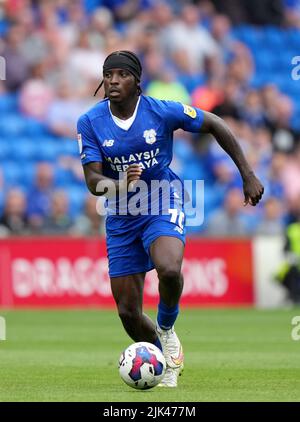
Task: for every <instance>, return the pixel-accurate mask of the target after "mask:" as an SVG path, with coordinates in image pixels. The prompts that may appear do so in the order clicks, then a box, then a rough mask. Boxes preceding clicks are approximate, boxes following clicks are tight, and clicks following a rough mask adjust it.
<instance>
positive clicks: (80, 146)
mask: <svg viewBox="0 0 300 422" xmlns="http://www.w3.org/2000/svg"><path fill="white" fill-rule="evenodd" d="M77 140H78V147H79V154H81V153H82V136H81V133H78V134H77Z"/></svg>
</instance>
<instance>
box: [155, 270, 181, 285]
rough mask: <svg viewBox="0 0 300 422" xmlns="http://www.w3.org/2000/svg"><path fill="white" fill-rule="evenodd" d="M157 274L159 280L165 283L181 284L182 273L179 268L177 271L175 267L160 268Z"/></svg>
mask: <svg viewBox="0 0 300 422" xmlns="http://www.w3.org/2000/svg"><path fill="white" fill-rule="evenodd" d="M157 273H158V278H159V280H160V281H163V282H165V283H176V282H180V280H181V273H180V269H179V268H178V269H176V268H174V267H168V266H165V267H163V268H160V269H159V270H158V271H157Z"/></svg>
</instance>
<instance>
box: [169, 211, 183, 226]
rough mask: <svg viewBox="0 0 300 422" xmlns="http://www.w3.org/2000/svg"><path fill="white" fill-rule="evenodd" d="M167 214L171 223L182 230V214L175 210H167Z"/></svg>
mask: <svg viewBox="0 0 300 422" xmlns="http://www.w3.org/2000/svg"><path fill="white" fill-rule="evenodd" d="M169 214H171V219H170V221H171V223H174V224H177V226H179V227H180V228H181V229H183V220H184V212H183V211H180V212H179V211H178V210H177V209H174V208H169Z"/></svg>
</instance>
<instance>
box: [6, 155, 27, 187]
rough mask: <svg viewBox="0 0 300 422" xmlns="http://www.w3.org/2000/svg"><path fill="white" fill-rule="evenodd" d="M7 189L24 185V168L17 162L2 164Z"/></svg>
mask: <svg viewBox="0 0 300 422" xmlns="http://www.w3.org/2000/svg"><path fill="white" fill-rule="evenodd" d="M1 167H2V171H3V178H4V185H5V186H6V187H11V186H16V185H20V184H21V183H22V167H21V166H19V165H18V164H17V163H16V162H15V161H4V162H3V163H2V164H1Z"/></svg>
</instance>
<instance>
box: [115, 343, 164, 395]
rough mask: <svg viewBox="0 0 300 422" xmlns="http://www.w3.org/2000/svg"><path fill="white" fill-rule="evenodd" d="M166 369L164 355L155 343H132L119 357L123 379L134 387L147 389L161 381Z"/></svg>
mask: <svg viewBox="0 0 300 422" xmlns="http://www.w3.org/2000/svg"><path fill="white" fill-rule="evenodd" d="M165 371H166V361H165V358H164V355H163V354H162V352H161V351H160V350H159V348H158V347H156V346H155V345H154V344H151V343H147V342H139V343H134V344H131V345H130V346H129V347H127V349H125V350H124V351H123V353H122V354H121V356H120V359H119V372H120V376H121V378H122V380H123V381H124V382H125V383H126V384H127V385H129V386H130V387H132V388H136V389H138V390H147V389H149V388H153V387H155V386H156V385H158V384H159V383H160V381H161V380H162V379H163V377H164V375H165Z"/></svg>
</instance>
